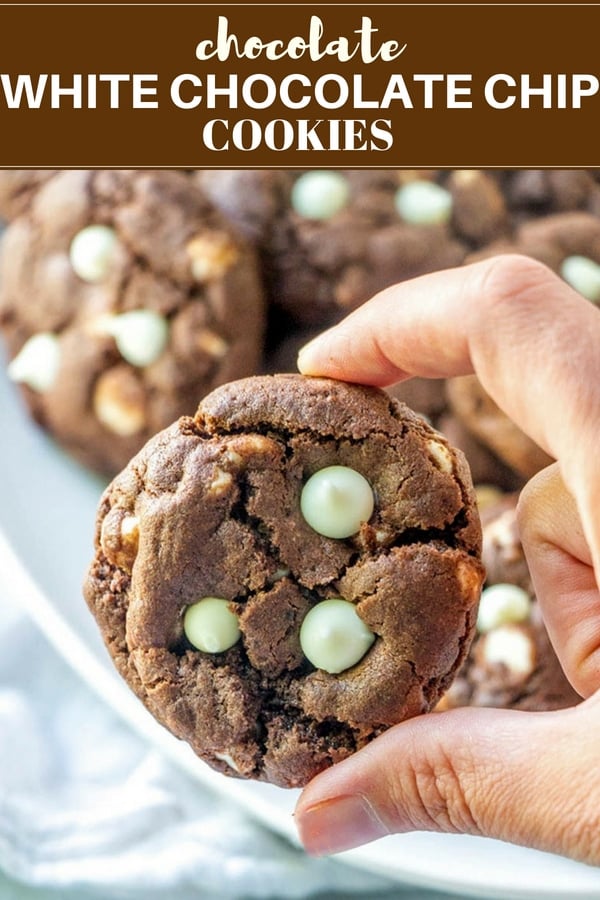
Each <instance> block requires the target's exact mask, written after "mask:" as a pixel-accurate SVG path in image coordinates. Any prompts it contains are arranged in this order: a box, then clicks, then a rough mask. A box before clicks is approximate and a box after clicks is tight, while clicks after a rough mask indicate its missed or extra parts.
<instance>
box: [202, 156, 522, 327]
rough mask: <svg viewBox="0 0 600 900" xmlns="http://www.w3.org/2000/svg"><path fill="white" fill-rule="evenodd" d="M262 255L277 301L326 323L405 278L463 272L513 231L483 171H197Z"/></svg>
mask: <svg viewBox="0 0 600 900" xmlns="http://www.w3.org/2000/svg"><path fill="white" fill-rule="evenodd" d="M196 177H197V179H198V180H199V181H200V183H201V184H202V186H203V187H204V188H205V189H206V190H207V192H208V193H209V195H210V197H211V199H212V200H213V201H214V202H215V203H216V204H217V205H218V206H219V207H220V209H221V210H222V211H223V212H224V213H225V215H227V217H228V218H229V219H230V221H231V222H232V223H234V224H235V226H236V227H237V228H239V229H240V230H241V232H242V233H243V234H244V235H246V236H247V237H249V238H250V239H253V240H257V241H258V242H259V243H260V245H261V248H262V257H263V266H264V272H265V280H266V285H267V291H268V295H269V298H270V302H271V304H272V305H273V306H274V307H275V308H277V309H278V310H280V311H283V312H284V313H286V314H287V315H288V316H289V317H290V319H291V321H292V322H294V323H300V324H302V325H305V326H306V325H315V326H321V327H322V326H325V325H327V324H330V323H331V322H332V321H335V320H336V319H339V318H341V317H342V316H343V315H344V314H345V313H347V312H349V311H350V310H352V309H355V308H356V307H357V306H359V305H360V304H361V303H363V302H364V301H365V300H367V299H368V298H369V297H370V296H372V295H373V294H375V293H376V292H377V291H379V290H381V289H382V288H384V287H387V286H389V285H391V284H394V283H396V282H398V281H403V280H405V279H407V278H412V277H414V276H416V275H422V274H424V273H426V272H431V271H434V270H437V269H443V268H447V267H450V266H456V265H459V264H460V263H461V262H462V261H463V260H464V259H465V257H466V255H467V254H468V253H469V252H470V251H472V250H474V249H475V248H477V247H480V246H482V245H483V244H485V243H488V242H489V241H491V240H494V239H498V238H500V237H501V236H502V235H504V234H507V233H508V228H509V217H508V214H507V210H506V207H505V202H504V199H503V196H502V193H501V191H500V188H499V186H498V184H497V182H496V180H495V179H494V178H493V177H492V176H490V175H488V174H486V173H484V172H482V171H479V170H455V171H435V170H431V171H426V170H401V169H397V170H394V169H388V170H374V171H366V170H343V171H341V170H340V171H336V170H327V171H320V170H308V171H304V172H299V171H279V170H275V171H270V172H269V171H251V170H250V171H244V172H242V171H240V172H232V171H217V170H207V171H204V172H199V173H197V176H196Z"/></svg>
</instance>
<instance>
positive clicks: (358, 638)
mask: <svg viewBox="0 0 600 900" xmlns="http://www.w3.org/2000/svg"><path fill="white" fill-rule="evenodd" d="M374 640H375V635H374V634H373V632H372V631H371V630H370V629H369V628H367V626H366V625H365V623H364V622H363V620H362V619H361V618H360V616H359V615H358V613H357V612H356V607H355V606H354V604H353V603H348V601H346V600H342V599H340V598H331V599H329V600H323V601H322V602H321V603H317V605H316V606H313V608H312V609H311V610H309V612H308V613H307V614H306V616H305V617H304V621H303V622H302V626H301V628H300V646H301V647H302V652H303V653H304V655H305V656H306V658H307V659H308V660H309V661H310V662H311V663H312V664H313V666H316V667H317V669H323V670H324V671H325V672H329V673H330V674H337V673H339V672H343V671H345V670H346V669H350V668H351V667H352V666H355V665H356V663H357V662H359V660H361V659H362V658H363V656H364V655H365V653H366V652H367V650H368V649H369V647H370V646H371V644H372V643H373V641H374Z"/></svg>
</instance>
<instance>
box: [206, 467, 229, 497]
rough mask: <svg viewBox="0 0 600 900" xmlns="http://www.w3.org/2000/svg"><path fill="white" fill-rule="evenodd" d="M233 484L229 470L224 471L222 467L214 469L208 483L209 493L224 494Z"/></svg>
mask: <svg viewBox="0 0 600 900" xmlns="http://www.w3.org/2000/svg"><path fill="white" fill-rule="evenodd" d="M232 484H233V476H232V475H231V473H230V472H224V471H223V469H215V474H214V475H213V479H212V481H211V483H210V485H209V488H208V490H209V493H210V494H215V495H217V496H218V495H219V494H224V493H225V492H226V491H228V490H229V488H230V487H231V485H232Z"/></svg>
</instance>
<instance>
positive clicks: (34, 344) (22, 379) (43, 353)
mask: <svg viewBox="0 0 600 900" xmlns="http://www.w3.org/2000/svg"><path fill="white" fill-rule="evenodd" d="M59 365H60V347H59V343H58V338H57V337H56V335H55V334H51V333H50V332H49V331H44V332H40V334H34V335H33V337H30V338H29V340H28V341H25V343H24V344H23V346H22V347H21V350H20V352H19V353H18V354H17V356H15V358H14V359H13V360H12V362H11V363H9V365H8V369H7V372H8V377H9V378H10V379H12V381H17V382H19V383H20V384H26V385H27V386H28V387H30V388H31V389H32V390H34V391H37V392H38V393H40V394H43V393H45V392H46V391H49V390H50V388H51V387H52V386H53V384H54V382H55V381H56V376H57V374H58V369H59Z"/></svg>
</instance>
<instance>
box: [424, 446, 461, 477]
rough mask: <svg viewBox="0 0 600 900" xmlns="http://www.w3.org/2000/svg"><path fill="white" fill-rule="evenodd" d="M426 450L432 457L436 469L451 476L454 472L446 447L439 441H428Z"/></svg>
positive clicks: (450, 455) (450, 456)
mask: <svg viewBox="0 0 600 900" xmlns="http://www.w3.org/2000/svg"><path fill="white" fill-rule="evenodd" d="M427 449H428V450H429V453H430V455H431V456H432V457H433V459H434V461H435V463H436V465H437V467H438V468H439V469H441V470H442V472H447V473H448V474H450V475H451V474H452V472H453V471H454V466H453V465H452V454H451V453H450V451H449V450H448V448H447V447H446V445H445V444H442V443H440V441H428V442H427Z"/></svg>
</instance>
